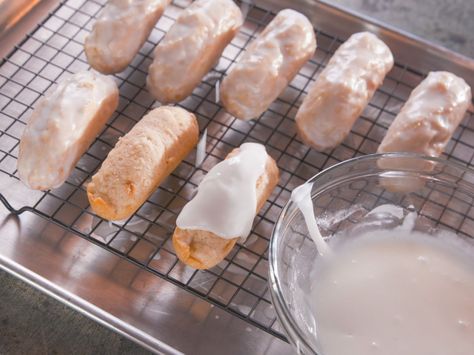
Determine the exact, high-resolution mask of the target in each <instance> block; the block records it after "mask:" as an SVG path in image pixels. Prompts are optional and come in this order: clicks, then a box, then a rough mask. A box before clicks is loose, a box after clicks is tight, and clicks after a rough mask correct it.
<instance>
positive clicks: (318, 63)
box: [0, 0, 474, 354]
mask: <svg viewBox="0 0 474 355" xmlns="http://www.w3.org/2000/svg"><path fill="white" fill-rule="evenodd" d="M104 3H105V0H104V1H102V0H94V1H87V2H86V1H82V0H64V1H61V2H55V3H53V5H52V7H51V9H50V13H49V14H48V15H47V16H46V17H45V18H43V20H42V21H41V22H40V23H39V24H38V25H36V26H35V27H34V28H33V29H31V30H30V31H29V32H28V34H23V39H22V40H21V41H20V42H19V43H16V44H15V46H14V48H13V50H12V51H10V53H9V54H8V55H7V56H6V57H5V59H3V60H2V62H1V63H0V192H1V202H3V205H4V206H5V208H3V207H1V206H0V233H1V236H2V237H1V238H2V242H1V244H0V266H1V267H2V268H3V269H5V270H7V271H8V272H10V273H12V274H14V275H16V276H17V277H19V278H22V279H23V280H25V281H27V282H29V283H30V284H32V285H34V286H35V287H38V288H40V289H41V290H43V291H44V292H46V293H48V294H50V295H51V296H53V297H55V298H57V299H59V300H61V301H62V302H64V303H66V304H68V305H70V306H71V307H73V308H75V309H77V310H79V311H80V312H82V313H84V314H86V315H88V316H89V317H92V318H93V319H95V320H97V321H98V322H100V323H102V324H104V325H106V326H108V327H110V328H112V329H114V330H115V331H117V332H119V333H121V334H123V335H125V336H127V337H129V338H131V339H133V340H134V341H136V342H138V343H139V344H141V345H143V346H144V347H146V348H148V349H150V350H153V351H156V352H162V353H180V352H184V353H202V354H220V353H222V352H223V351H225V352H226V353H228V354H237V353H239V354H265V353H268V354H288V353H290V352H291V351H292V350H291V347H290V345H289V344H288V343H287V341H286V338H285V335H284V331H283V329H282V328H281V327H280V325H279V323H278V321H277V320H276V315H275V311H274V308H273V306H272V304H271V302H270V295H269V290H268V286H267V273H268V258H267V246H268V240H269V237H270V234H271V230H272V227H273V224H274V222H275V221H276V219H277V217H278V215H279V213H280V210H281V208H282V207H283V205H284V203H285V202H286V201H287V199H288V198H289V196H290V192H291V190H292V189H293V188H294V187H295V186H297V185H299V184H301V183H302V182H304V181H305V180H307V179H308V178H310V177H311V176H313V175H314V174H315V173H317V172H319V171H321V170H322V169H324V168H327V167H329V166H331V165H333V164H335V163H337V162H340V161H343V160H345V159H348V158H352V157H355V156H359V155H363V154H369V153H374V152H375V151H376V149H377V146H378V144H379V142H380V140H381V138H382V137H383V135H384V133H385V132H386V130H387V128H388V126H389V125H390V123H391V121H392V119H393V118H394V117H395V115H396V114H397V112H398V111H399V110H400V107H401V106H402V104H403V103H404V101H405V100H406V99H407V97H408V95H409V93H410V91H411V90H412V88H413V87H414V86H416V85H417V84H418V83H419V82H420V81H421V80H422V79H423V77H424V76H425V75H426V74H427V72H428V71H430V70H439V69H444V70H450V71H452V72H454V73H456V74H458V75H460V76H462V77H464V78H465V79H466V80H467V81H468V82H469V83H470V84H471V85H473V84H474V82H473V80H474V61H473V60H471V59H468V58H466V57H463V56H461V55H458V54H455V53H452V52H450V51H448V50H446V49H444V48H441V47H438V46H435V45H432V44H430V43H427V42H424V41H423V40H421V39H416V38H414V37H412V36H409V35H407V34H404V33H401V32H400V31H396V30H393V29H390V28H388V27H387V26H385V25H383V24H380V23H377V22H375V21H373V20H370V19H367V18H364V17H363V16H361V15H357V14H353V13H348V12H347V11H345V10H342V9H340V8H337V7H334V6H331V5H328V4H326V3H323V2H317V1H311V0H298V1H291V2H290V1H257V2H254V3H252V4H250V3H242V2H241V3H239V4H240V5H241V6H242V10H243V11H245V13H246V22H245V25H244V26H243V28H242V30H241V31H240V32H239V34H238V35H237V36H236V38H235V39H234V40H233V41H232V43H231V44H230V45H229V46H228V47H227V48H226V50H225V52H224V54H223V56H222V58H221V60H220V61H219V64H218V65H217V66H216V68H214V70H213V71H212V72H211V73H210V74H208V75H207V76H206V77H205V79H204V80H203V81H202V83H201V84H200V85H199V87H198V88H196V89H195V90H194V92H193V94H192V96H190V97H189V98H187V99H186V100H184V101H183V102H181V103H180V104H179V105H180V106H183V107H185V108H187V109H188V110H191V111H193V112H195V113H196V115H197V117H198V120H199V125H200V129H201V132H203V131H204V130H207V136H208V140H207V156H206V159H205V160H204V162H203V164H202V165H201V166H200V167H196V166H195V164H194V162H195V152H193V153H191V154H190V156H188V157H187V158H186V159H185V161H184V162H183V163H182V164H181V165H180V166H179V167H178V168H177V169H176V170H175V171H174V172H173V173H172V174H171V176H170V177H169V178H168V179H166V181H165V182H164V183H163V184H162V185H161V186H160V187H159V189H158V190H157V191H156V192H155V193H154V194H153V195H152V196H151V197H150V198H149V199H148V201H147V202H146V203H145V204H144V205H143V206H142V207H141V208H140V210H139V211H138V212H137V213H136V214H135V215H134V216H132V217H131V218H130V219H128V220H127V221H124V222H122V223H115V222H114V223H109V222H107V221H104V220H102V219H100V218H98V217H96V216H94V214H93V213H91V211H90V210H89V206H88V201H87V196H86V193H85V189H84V186H85V183H86V182H87V181H88V180H89V179H90V177H91V175H92V174H93V173H94V171H95V170H96V169H97V168H98V167H99V166H100V164H101V162H102V160H103V159H104V157H105V156H106V155H107V153H108V151H109V150H110V149H111V148H112V147H113V146H114V144H115V142H116V141H117V139H118V138H119V137H120V136H122V135H123V134H124V133H126V132H127V131H128V130H129V129H130V128H131V127H132V126H133V125H134V124H135V123H136V122H137V120H139V119H140V118H141V117H142V116H143V115H144V114H145V113H146V112H147V111H148V110H150V109H151V108H152V107H155V106H156V105H157V103H156V102H155V101H154V100H153V99H152V97H151V96H150V95H149V93H148V92H147V90H146V88H145V78H146V73H147V69H148V66H149V64H150V62H151V58H152V51H153V48H154V47H155V46H156V44H157V43H158V42H159V41H160V39H161V38H162V37H163V35H164V34H165V33H166V31H167V30H168V28H169V27H170V26H171V25H172V23H173V21H174V20H175V19H176V17H177V16H178V15H179V13H180V11H181V10H182V8H183V7H185V6H186V5H188V3H189V2H188V1H175V2H174V3H173V4H172V5H170V6H169V7H168V8H167V9H166V11H165V14H164V16H163V17H162V18H161V19H160V21H159V22H158V24H157V26H156V27H155V29H154V30H153V32H152V34H151V36H150V38H149V39H148V41H147V42H146V43H145V45H144V46H143V48H142V49H141V50H140V52H139V54H138V55H137V56H136V58H135V59H134V60H133V62H132V63H131V65H130V66H129V67H128V68H127V69H126V70H125V71H124V72H122V73H120V74H118V75H116V76H115V79H116V80H117V83H118V84H119V87H120V104H119V108H118V110H117V111H116V112H115V114H114V115H113V117H112V118H111V119H110V121H109V122H108V124H107V126H106V127H105V129H104V130H103V131H102V133H101V134H100V136H99V137H98V138H97V139H96V141H95V142H94V143H93V144H92V146H91V147H90V149H89V150H88V152H87V153H86V154H85V155H84V156H83V157H82V159H81V160H80V161H79V163H78V164H77V167H76V168H75V170H74V172H73V173H72V175H71V176H70V177H69V179H68V180H67V182H66V183H65V184H64V185H63V186H61V187H60V188H58V189H54V190H52V191H48V192H38V191H31V190H28V189H27V188H26V187H24V186H23V185H22V184H21V183H20V182H19V180H18V177H17V173H16V160H17V154H18V143H19V137H20V136H21V133H22V131H23V129H24V126H25V121H26V120H27V119H28V117H29V115H30V113H31V110H32V108H33V107H34V105H35V102H36V101H37V100H38V98H39V97H41V95H43V94H44V92H46V91H48V90H50V89H51V88H52V87H54V85H55V84H56V83H57V82H58V81H60V80H62V79H63V78H64V77H66V76H68V75H70V74H71V73H74V72H76V71H78V70H82V69H87V68H89V66H88V64H87V61H86V58H85V56H84V52H83V50H82V44H83V40H84V36H85V35H86V34H87V33H88V32H89V31H90V30H91V26H92V24H93V23H94V18H95V17H96V16H97V14H98V13H99V12H100V10H101V8H102V7H103V5H104ZM284 7H292V8H295V9H297V10H299V11H301V12H303V13H305V14H306V15H308V16H309V17H310V18H311V20H312V21H313V23H314V25H315V29H316V32H317V40H318V49H317V52H316V54H315V56H314V58H312V60H311V61H310V62H308V63H307V64H306V65H305V66H304V68H303V69H302V70H301V71H300V72H299V74H298V75H297V76H296V78H295V79H294V80H293V81H292V82H291V84H290V85H289V86H288V88H287V89H286V90H285V91H284V93H283V94H282V95H280V97H279V98H278V100H277V101H275V102H274V103H273V104H272V105H271V107H270V109H269V110H268V111H267V112H265V113H264V114H263V115H262V117H260V118H259V119H258V120H254V121H250V122H242V121H239V120H236V119H235V118H233V117H232V116H230V115H229V114H227V113H226V112H225V110H224V109H223V108H222V106H221V105H220V104H219V103H218V102H216V83H217V82H218V81H219V80H220V79H221V78H222V76H223V75H225V73H226V71H227V70H228V69H229V67H231V66H232V65H233V63H235V61H236V60H237V59H238V58H239V56H240V55H241V53H242V51H243V50H244V48H245V46H246V45H247V44H248V43H249V42H250V41H251V40H252V39H253V38H254V37H255V36H256V35H257V34H258V33H259V32H260V31H261V29H262V28H263V27H264V26H265V25H266V24H267V23H268V22H269V21H270V20H271V19H272V17H273V16H274V14H275V12H276V11H278V10H279V9H282V8H284ZM361 30H369V31H372V32H375V33H376V34H377V35H378V36H380V37H381V38H382V39H383V40H384V41H385V42H386V43H387V44H388V45H389V46H390V47H391V49H392V51H393V52H394V56H395V58H396V65H395V67H394V68H393V70H392V71H391V72H390V73H389V75H388V76H387V78H386V79H385V82H384V84H383V86H382V87H381V88H380V89H379V90H378V91H377V92H376V94H375V95H374V97H373V99H372V100H371V103H370V105H369V106H368V107H367V109H366V110H365V111H364V112H363V114H362V116H361V117H360V119H358V120H357V122H356V124H355V125H354V127H353V129H352V131H351V134H350V135H349V136H348V137H347V139H346V140H345V141H344V142H343V144H341V145H340V146H339V147H337V148H336V149H334V150H331V151H327V152H323V153H320V152H316V151H314V150H311V149H309V148H308V147H306V146H304V145H303V144H302V142H301V141H300V140H299V138H298V137H297V136H296V134H295V126H294V122H293V118H294V116H295V113H296V111H297V109H298V107H299V105H300V103H301V100H302V98H303V97H304V96H305V93H306V91H307V88H308V85H309V84H310V83H311V81H312V80H314V78H315V77H317V75H318V73H319V72H320V71H321V69H322V68H323V67H324V65H325V64H326V63H327V61H328V59H329V58H330V56H331V55H332V53H333V52H334V50H335V49H336V48H337V47H338V46H339V45H340V44H341V43H342V41H343V40H344V39H346V38H347V37H348V36H349V35H350V34H352V33H354V32H357V31H361ZM2 41H4V39H2ZM4 43H7V42H4ZM472 116H473V112H472V109H471V110H470V111H469V112H468V114H467V115H466V118H465V120H464V121H463V123H462V124H461V125H460V127H459V128H458V129H457V131H456V132H455V134H454V137H453V139H452V140H451V142H450V143H449V145H448V147H447V149H446V153H445V157H446V158H448V159H452V160H456V161H457V162H459V163H461V164H465V165H472V163H473V158H474V145H473V144H474V143H473V142H474V139H473V138H474V120H472V119H471V118H472ZM246 141H256V142H261V143H264V144H265V145H266V147H267V149H268V151H269V153H270V154H271V155H272V156H273V157H274V158H275V159H276V161H277V163H278V165H279V167H280V170H281V179H280V182H279V184H278V187H277V188H276V189H275V191H274V192H273V194H272V195H271V197H270V199H269V200H268V202H267V203H266V204H265V206H264V207H263V209H262V210H261V212H260V213H259V214H258V216H257V218H256V219H255V223H254V227H253V230H252V233H251V235H250V237H249V238H248V240H247V241H246V242H245V243H244V244H243V245H237V246H236V247H235V248H234V249H233V250H232V252H231V253H230V255H229V256H228V257H227V258H226V259H225V261H223V262H221V263H220V264H219V265H218V266H216V267H214V268H212V269H211V270H208V271H195V270H193V269H191V268H189V267H186V266H185V265H183V264H182V263H181V262H179V261H178V260H177V258H176V256H175V254H174V252H173V248H172V246H171V242H170V237H171V234H172V231H173V229H174V223H175V219H176V216H177V214H178V213H179V211H180V209H181V208H182V206H183V205H184V204H185V202H186V201H187V200H189V198H190V197H191V195H192V194H193V192H194V191H195V188H196V186H197V184H198V183H199V181H200V180H201V179H202V177H203V175H204V174H205V173H206V172H207V171H208V170H209V169H210V168H211V167H212V166H213V165H214V164H216V163H217V162H219V161H220V160H222V159H223V158H224V157H225V155H226V154H227V153H228V152H229V151H230V150H231V149H232V148H234V147H236V146H238V145H240V144H241V143H243V142H246ZM450 213H453V211H451V210H450V209H449V208H443V209H442V211H441V212H440V221H442V220H443V218H449V215H450ZM471 227H472V226H471ZM461 228H466V227H465V226H460V229H461Z"/></svg>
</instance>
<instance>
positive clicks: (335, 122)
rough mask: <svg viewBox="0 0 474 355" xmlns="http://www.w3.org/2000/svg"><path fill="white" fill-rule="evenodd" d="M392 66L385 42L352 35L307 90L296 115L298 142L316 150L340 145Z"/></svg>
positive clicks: (373, 36)
mask: <svg viewBox="0 0 474 355" xmlns="http://www.w3.org/2000/svg"><path fill="white" fill-rule="evenodd" d="M392 67H393V56H392V53H391V52H390V49H389V48H388V47H387V45H386V44H385V43H383V42H382V41H381V40H380V39H378V38H377V37H376V36H375V35H373V34H371V33H368V32H361V33H356V34H354V35H352V36H351V37H350V38H349V39H348V40H347V41H346V42H344V43H343V44H342V45H341V46H340V47H339V48H338V49H337V51H336V52H335V53H334V55H333V56H332V58H331V59H330V60H329V63H328V64H327V66H326V68H324V70H323V71H322V72H321V74H320V75H319V77H318V78H317V79H316V82H315V83H314V84H313V85H312V86H311V87H310V88H309V92H308V95H307V96H306V97H305V99H304V100H303V103H302V104H301V107H300V108H299V110H298V112H297V114H296V118H295V119H296V128H297V130H298V134H299V136H300V137H301V139H302V140H303V141H304V142H305V143H306V144H308V145H309V146H311V147H313V148H315V149H317V150H325V149H330V148H334V147H336V146H337V145H339V144H340V143H341V142H342V141H343V140H344V139H345V138H346V136H347V135H348V134H349V132H350V130H351V128H352V126H353V125H354V122H355V121H356V119H357V118H358V117H359V116H360V114H361V113H362V111H363V110H364V108H365V107H366V106H367V104H368V103H369V101H370V99H371V98H372V96H373V95H374V92H375V90H376V89H377V88H378V87H379V86H380V85H381V84H382V82H383V80H384V78H385V75H386V74H387V73H388V72H389V71H390V69H391V68H392Z"/></svg>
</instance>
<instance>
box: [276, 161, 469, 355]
mask: <svg viewBox="0 0 474 355" xmlns="http://www.w3.org/2000/svg"><path fill="white" fill-rule="evenodd" d="M380 158H388V159H394V158H408V159H413V160H423V161H431V162H434V163H437V164H442V165H444V166H450V167H452V168H456V169H460V170H463V171H464V172H470V173H473V174H474V169H473V168H471V167H470V166H469V165H468V164H467V163H466V165H463V164H462V163H459V162H456V161H451V160H447V159H445V158H443V157H430V156H425V155H421V154H417V153H410V152H394V153H374V154H366V155H362V156H358V157H354V158H350V159H347V160H344V161H341V162H339V163H336V164H334V165H332V166H330V167H329V168H326V169H323V170H321V171H320V172H318V173H317V174H315V175H313V176H312V177H311V178H310V179H308V180H307V181H306V183H314V182H315V181H317V180H318V179H320V178H321V177H322V176H324V175H326V174H328V173H330V172H333V171H335V170H338V169H340V168H341V167H343V166H347V165H354V164H357V163H359V162H361V161H371V160H374V161H377V160H378V159H380ZM390 170H396V169H392V168H391V169H390ZM292 205H293V203H292V201H291V197H290V198H289V199H288V201H286V203H285V206H283V208H282V210H281V211H280V214H279V215H278V219H277V221H276V223H275V225H274V226H273V229H272V232H271V237H270V242H269V247H268V249H269V253H268V260H269V276H270V277H269V279H268V280H269V288H270V296H271V300H272V303H273V306H274V307H275V310H276V314H277V318H278V319H279V321H280V324H281V326H282V327H283V328H284V329H285V332H286V334H287V335H288V338H289V341H290V342H291V343H292V344H293V345H295V346H296V348H297V352H298V353H300V350H301V345H302V346H303V347H304V350H307V351H309V352H311V353H313V354H315V355H323V354H321V353H318V352H317V351H316V350H315V349H314V348H313V346H312V345H311V344H310V343H309V342H308V341H307V340H306V339H305V338H303V337H302V336H301V335H300V334H302V331H301V329H300V327H299V326H298V324H297V323H296V321H295V319H294V317H293V316H292V313H291V312H290V311H289V309H288V307H287V303H288V302H287V300H286V299H285V297H284V295H283V292H282V289H281V280H280V277H279V275H278V274H277V270H278V266H279V260H278V258H277V250H278V241H279V240H280V239H281V237H278V236H277V231H278V230H281V229H282V227H283V219H284V218H285V216H286V215H287V214H288V213H289V208H290V206H292Z"/></svg>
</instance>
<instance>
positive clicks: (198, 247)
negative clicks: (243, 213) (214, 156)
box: [173, 148, 279, 269]
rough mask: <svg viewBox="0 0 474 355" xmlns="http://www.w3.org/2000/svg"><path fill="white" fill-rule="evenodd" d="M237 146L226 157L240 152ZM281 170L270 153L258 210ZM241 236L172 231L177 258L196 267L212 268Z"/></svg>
mask: <svg viewBox="0 0 474 355" xmlns="http://www.w3.org/2000/svg"><path fill="white" fill-rule="evenodd" d="M238 151H239V149H238V148H237V149H234V150H233V151H232V152H231V153H230V154H229V155H227V157H226V159H228V158H230V157H231V156H233V155H235V154H237V153H238ZM278 179H279V170H278V167H277V165H276V163H275V161H274V160H273V159H272V158H271V157H270V156H268V160H267V164H266V166H265V171H264V172H263V174H262V175H260V177H259V178H258V180H257V210H256V213H258V211H260V209H261V208H262V207H263V205H264V203H265V201H266V200H267V199H268V197H269V196H270V194H271V193H272V191H273V189H274V188H275V186H276V185H277V183H278ZM238 239H239V238H234V239H224V238H221V237H219V236H218V235H216V234H214V233H212V232H208V231H203V230H189V229H180V228H178V227H176V229H175V231H174V234H173V246H174V249H175V251H176V255H177V256H178V258H179V259H180V260H181V261H182V262H183V263H185V264H187V265H189V266H191V267H193V268H195V269H209V268H211V267H213V266H215V265H217V264H218V263H219V262H220V261H222V260H223V259H224V258H225V256H226V255H227V254H229V252H230V251H231V250H232V248H233V247H234V245H235V243H236V242H237V240H238Z"/></svg>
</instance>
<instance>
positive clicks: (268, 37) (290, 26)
mask: <svg viewBox="0 0 474 355" xmlns="http://www.w3.org/2000/svg"><path fill="white" fill-rule="evenodd" d="M315 50H316V38H315V35H314V30H313V26H312V25H311V23H310V22H309V20H308V19H307V18H306V17H305V16H304V15H302V14H300V13H298V12H296V11H293V10H289V9H287V10H282V11H280V12H279V13H278V14H277V15H276V16H275V18H274V19H273V20H272V21H271V22H270V23H269V24H268V26H267V27H266V28H265V29H264V30H263V32H262V33H261V34H260V35H259V36H258V38H257V39H256V40H254V41H253V42H252V43H251V44H250V45H249V47H248V49H247V51H246V52H245V54H244V55H243V57H242V59H241V60H240V61H239V62H238V63H237V65H236V66H235V67H234V68H233V69H232V71H231V72H230V73H229V75H228V76H227V77H226V78H225V79H224V81H223V82H222V86H221V97H222V102H223V104H224V106H225V108H226V110H227V111H228V112H229V113H231V114H232V115H234V116H235V117H237V118H240V119H243V120H249V119H252V118H256V117H258V116H260V115H261V114H262V113H263V112H264V111H265V110H266V109H268V107H269V106H270V104H271V103H272V102H273V101H274V100H275V99H276V98H277V97H278V95H280V93H281V92H282V91H283V90H284V89H285V87H286V86H287V85H288V83H289V82H290V81H291V80H292V79H293V78H294V76H295V75H296V74H297V73H298V71H299V70H300V69H301V67H302V66H303V65H304V64H305V63H306V62H307V61H308V60H309V59H310V58H311V57H312V56H313V55H314V51H315Z"/></svg>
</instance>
